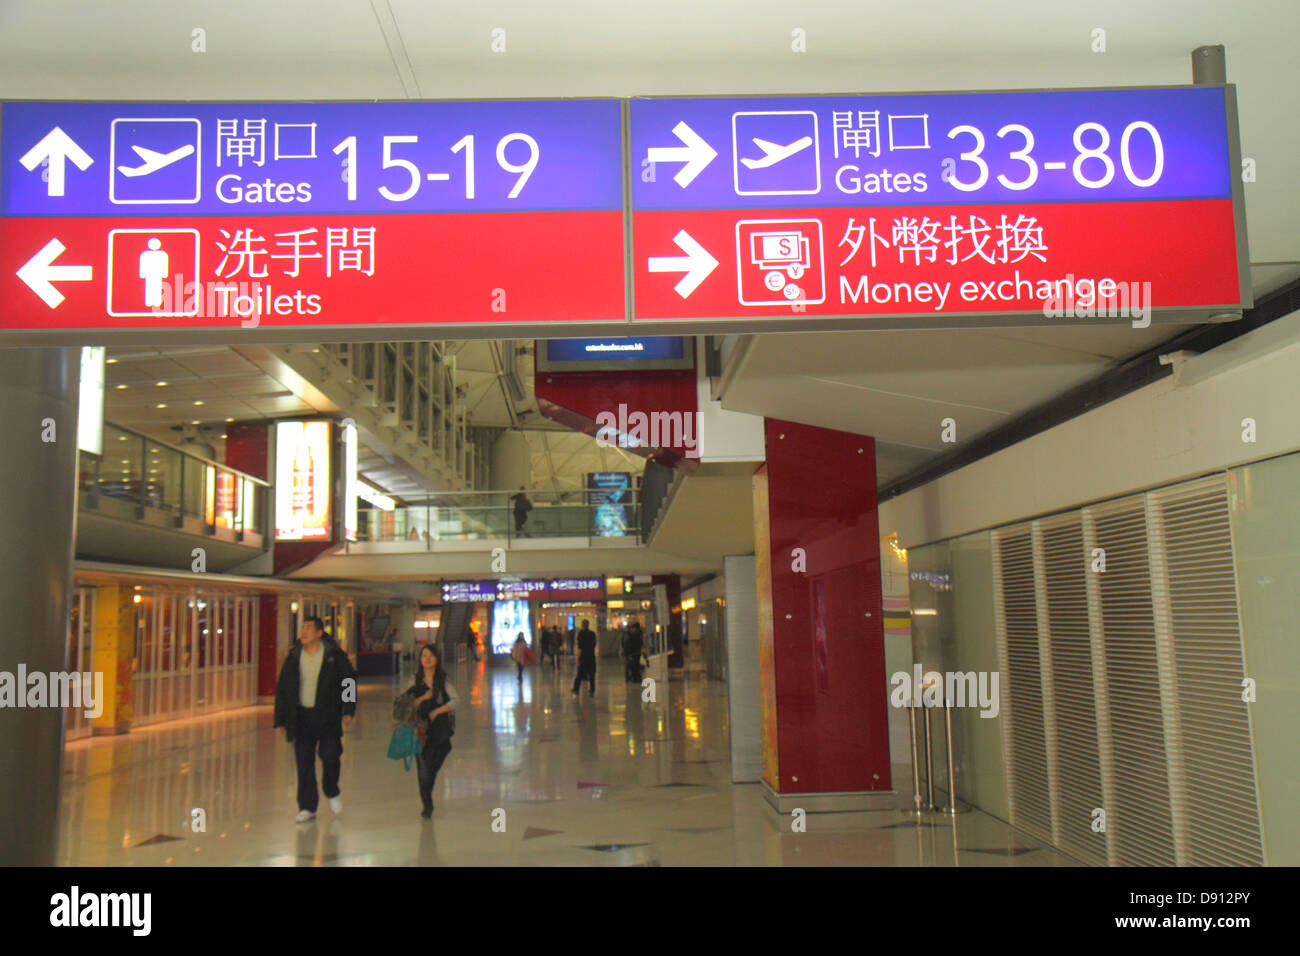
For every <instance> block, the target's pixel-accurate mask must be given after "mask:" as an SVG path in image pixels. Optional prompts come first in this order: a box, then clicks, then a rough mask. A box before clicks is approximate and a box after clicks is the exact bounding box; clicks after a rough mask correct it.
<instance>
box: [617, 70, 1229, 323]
mask: <svg viewBox="0 0 1300 956" xmlns="http://www.w3.org/2000/svg"><path fill="white" fill-rule="evenodd" d="M1234 95H1235V91H1234V89H1233V88H1232V87H1182V88H1173V89H1134V90H1077V91H1073V90H1072V91H1055V92H1051V91H1044V92H1010V93H956V94H906V95H896V94H890V95H870V96H868V95H863V96H819V97H788V98H764V99H750V98H746V99H721V98H714V99H633V100H632V101H631V105H630V136H631V143H630V152H631V156H632V160H633V173H634V176H633V179H632V209H633V235H634V244H633V250H632V259H633V270H634V272H633V277H634V285H635V303H634V317H635V318H636V319H641V320H663V319H686V318H728V317H734V318H750V317H765V316H766V317H782V316H783V317H785V318H787V319H788V318H790V317H791V316H796V317H797V316H801V315H802V316H812V315H823V316H849V315H854V316H871V315H890V316H906V315H917V316H926V317H927V318H933V317H935V316H936V315H938V314H945V315H946V314H964V315H974V314H997V315H1005V314H1008V313H1026V312H1028V313H1036V314H1037V315H1039V316H1042V317H1043V321H1045V322H1047V321H1051V319H1052V318H1054V317H1056V318H1059V319H1060V320H1062V321H1078V320H1079V319H1080V318H1083V319H1085V320H1086V319H1087V318H1090V317H1094V316H1095V314H1096V312H1097V311H1100V312H1101V314H1100V315H1099V316H1096V317H1098V318H1101V319H1103V320H1105V319H1107V318H1109V319H1110V320H1112V321H1113V320H1114V319H1115V318H1117V317H1118V318H1128V317H1131V318H1133V319H1134V321H1139V320H1140V319H1141V318H1142V317H1143V316H1145V318H1146V319H1147V320H1148V321H1149V320H1150V316H1151V312H1152V310H1153V309H1154V310H1155V311H1156V312H1163V311H1180V310H1189V309H1207V310H1216V309H1217V310H1222V309H1227V310H1231V309H1240V308H1242V307H1243V306H1248V305H1249V304H1250V302H1251V298H1250V291H1249V283H1248V281H1247V278H1246V276H1247V272H1246V267H1247V260H1246V250H1245V234H1244V219H1243V216H1242V210H1241V197H1240V173H1239V170H1240V158H1239V148H1238V146H1237V135H1236V110H1235V99H1234ZM683 253H684V255H683ZM1107 310H1110V311H1109V312H1108V311H1107ZM1124 310H1126V311H1124ZM1054 311H1055V316H1054V315H1053V312H1054ZM1117 313H1118V314H1117ZM1127 313H1132V315H1131V316H1130V315H1128V314H1127Z"/></svg>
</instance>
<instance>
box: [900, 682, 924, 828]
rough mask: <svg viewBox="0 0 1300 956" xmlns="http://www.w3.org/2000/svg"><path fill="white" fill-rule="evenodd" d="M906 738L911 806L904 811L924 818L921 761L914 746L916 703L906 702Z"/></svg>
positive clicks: (915, 741) (913, 701)
mask: <svg viewBox="0 0 1300 956" xmlns="http://www.w3.org/2000/svg"><path fill="white" fill-rule="evenodd" d="M907 711H908V721H907V729H908V731H909V733H908V736H909V737H911V740H912V806H911V807H910V808H908V809H907V810H905V811H904V812H905V813H908V814H910V815H912V816H917V817H920V816H924V815H925V810H924V809H923V808H922V807H921V760H920V754H919V753H918V751H917V748H916V744H917V740H916V701H915V700H911V701H908V707H907Z"/></svg>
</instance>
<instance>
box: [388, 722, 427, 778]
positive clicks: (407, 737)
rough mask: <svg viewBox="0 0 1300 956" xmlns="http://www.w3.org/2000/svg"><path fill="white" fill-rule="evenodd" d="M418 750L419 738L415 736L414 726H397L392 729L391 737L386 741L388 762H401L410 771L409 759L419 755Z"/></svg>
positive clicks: (419, 748)
mask: <svg viewBox="0 0 1300 956" xmlns="http://www.w3.org/2000/svg"><path fill="white" fill-rule="evenodd" d="M420 750H421V747H420V738H419V737H417V736H416V735H415V725H414V724H399V725H398V726H397V727H395V728H393V736H392V737H391V738H390V739H389V741H388V759H389V760H401V761H402V762H403V763H404V764H405V766H406V769H407V770H410V769H411V758H412V757H415V756H417V755H419V753H420Z"/></svg>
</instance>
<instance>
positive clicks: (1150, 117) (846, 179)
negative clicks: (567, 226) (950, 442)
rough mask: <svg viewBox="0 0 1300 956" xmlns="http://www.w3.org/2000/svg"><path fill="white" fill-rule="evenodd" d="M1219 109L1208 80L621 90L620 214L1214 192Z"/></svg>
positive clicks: (1218, 181) (1225, 188)
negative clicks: (908, 89)
mask: <svg viewBox="0 0 1300 956" xmlns="http://www.w3.org/2000/svg"><path fill="white" fill-rule="evenodd" d="M1225 115H1226V102H1225V94H1224V90H1223V88H1221V87H1184V88H1174V89H1134V90H1068V91H1048V92H1032V91H1030V92H1010V93H941V94H902V95H895V94H872V95H862V96H816V97H812V96H809V97H782V98H775V97H766V98H726V99H718V98H714V99H634V100H632V101H631V113H630V119H631V124H630V125H631V154H632V158H633V166H634V169H639V170H640V175H637V176H634V177H633V180H632V199H633V208H635V209H638V210H655V209H719V208H725V209H748V208H764V207H766V208H789V207H819V208H824V207H829V206H880V205H896V206H906V205H952V204H963V203H965V204H973V203H994V202H997V203H1005V202H1008V201H1015V202H1021V203H1030V202H1051V201H1076V202H1077V201H1113V200H1127V199H1219V198H1228V197H1230V196H1231V195H1232V182H1231V176H1232V174H1233V170H1231V169H1230V168H1229V164H1228V163H1227V162H1225V160H1226V158H1227V157H1228V156H1229V149H1228V140H1227V135H1228V134H1227V124H1226V122H1225ZM651 167H653V175H648V174H647V170H649V169H650V168H651Z"/></svg>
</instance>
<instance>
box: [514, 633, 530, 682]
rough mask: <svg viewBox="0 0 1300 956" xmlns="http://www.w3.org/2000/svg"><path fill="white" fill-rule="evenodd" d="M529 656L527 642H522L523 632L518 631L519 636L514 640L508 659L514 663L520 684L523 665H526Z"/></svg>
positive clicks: (522, 677)
mask: <svg viewBox="0 0 1300 956" xmlns="http://www.w3.org/2000/svg"><path fill="white" fill-rule="evenodd" d="M529 656H530V655H529V651H528V642H527V641H525V640H524V632H523V631H520V632H519V636H518V637H516V638H515V643H514V646H513V647H511V648H510V659H511V660H512V661H514V662H515V668H516V670H518V672H519V673H518V679H519V683H521V684H522V683H523V682H524V665H525V664H527V663H528V658H529Z"/></svg>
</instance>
